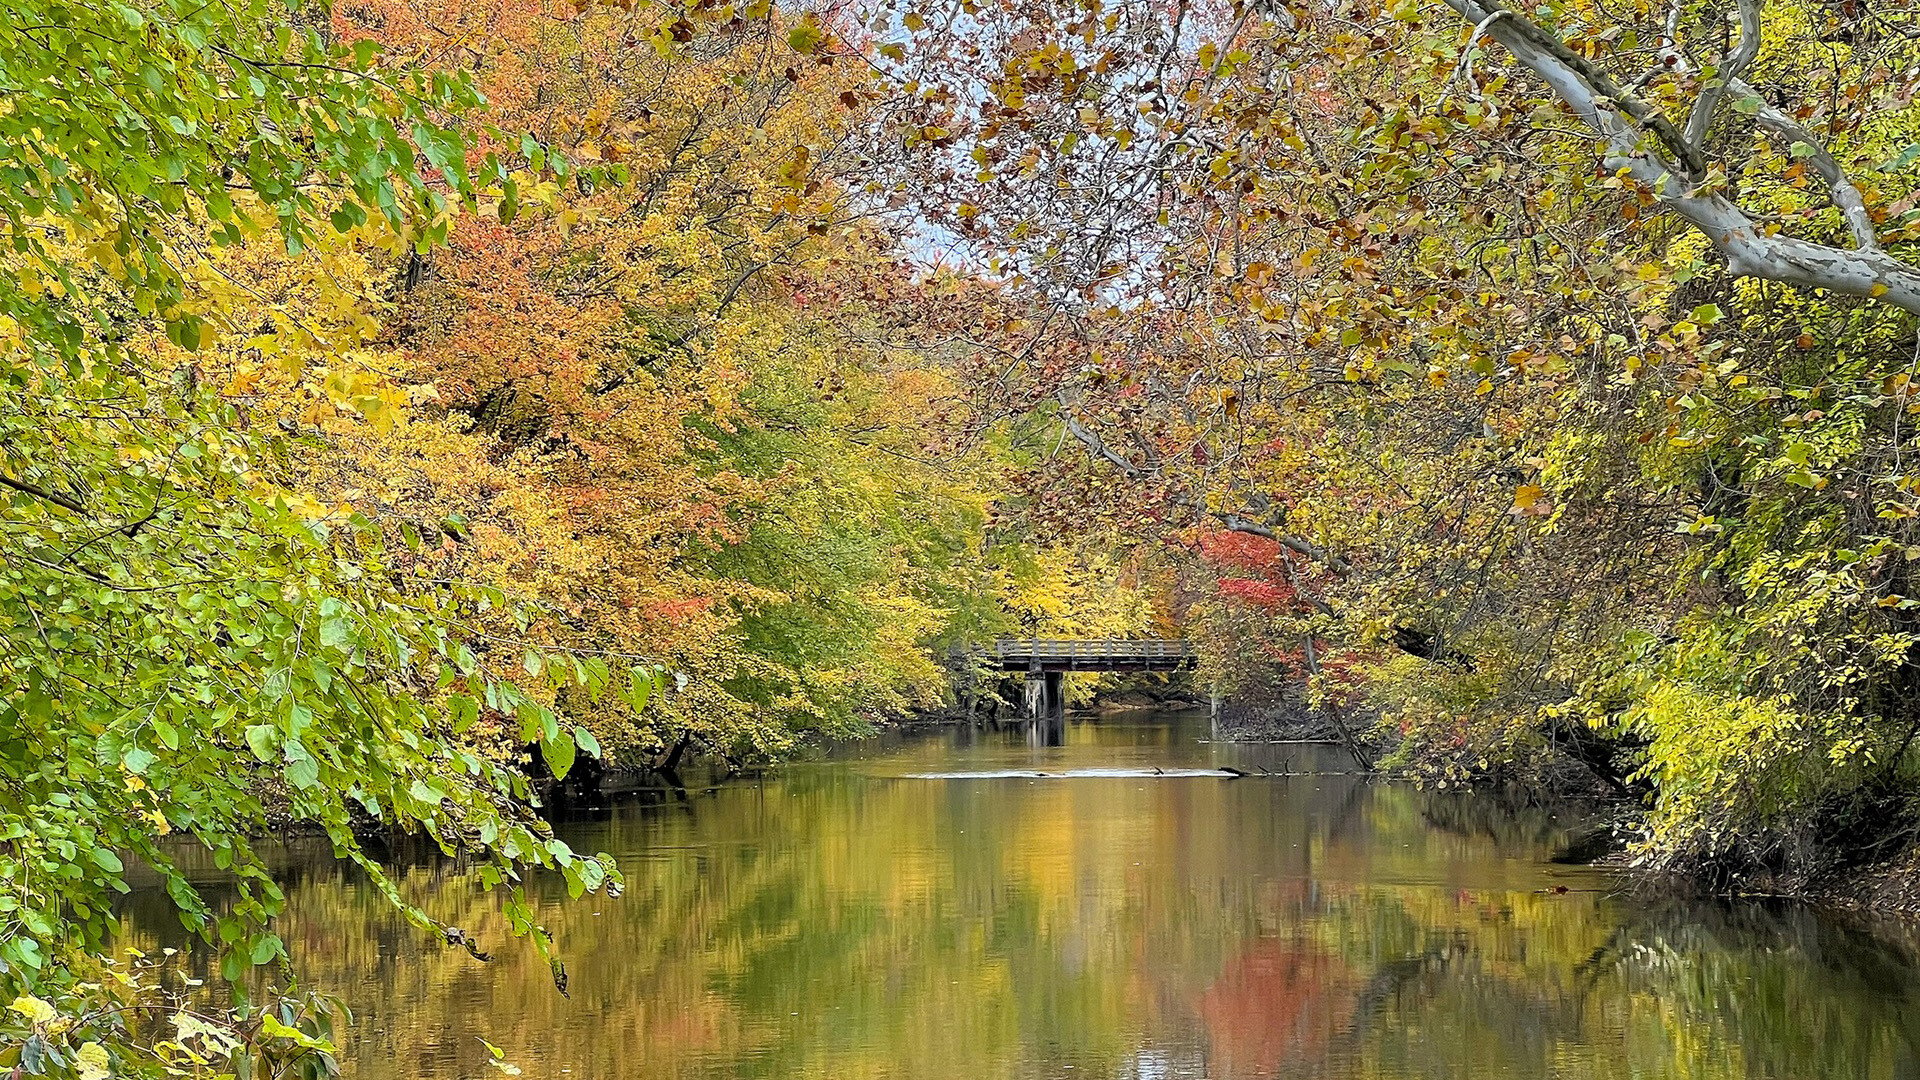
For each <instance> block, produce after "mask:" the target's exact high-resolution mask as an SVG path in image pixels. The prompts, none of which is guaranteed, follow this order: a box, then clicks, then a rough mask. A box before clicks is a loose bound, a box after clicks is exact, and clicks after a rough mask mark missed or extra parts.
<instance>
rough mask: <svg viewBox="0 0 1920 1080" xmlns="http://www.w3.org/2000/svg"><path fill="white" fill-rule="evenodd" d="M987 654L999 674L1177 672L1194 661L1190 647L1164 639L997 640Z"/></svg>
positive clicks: (1175, 640)
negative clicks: (1004, 672)
mask: <svg viewBox="0 0 1920 1080" xmlns="http://www.w3.org/2000/svg"><path fill="white" fill-rule="evenodd" d="M987 655H988V656H989V657H990V658H991V659H992V660H993V662H994V664H995V665H996V666H998V667H999V668H1000V670H1002V671H1033V670H1035V669H1036V668H1037V669H1038V670H1040V671H1178V670H1180V669H1182V668H1190V667H1192V666H1194V664H1195V662H1196V657H1195V656H1194V652H1193V646H1191V645H1188V644H1187V643H1186V642H1184V641H1181V640H1179V639H1166V638H1147V639H1140V638H1132V639H1129V638H1103V639H1094V640H1078V641H1074V640H1062V639H1052V640H1050V639H1045V638H1040V639H1035V638H1001V639H1000V640H998V641H996V642H994V643H993V644H992V645H991V646H989V647H988V650H987Z"/></svg>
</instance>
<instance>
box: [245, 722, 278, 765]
mask: <svg viewBox="0 0 1920 1080" xmlns="http://www.w3.org/2000/svg"><path fill="white" fill-rule="evenodd" d="M279 745H280V729H279V728H276V727H274V726H273V725H272V724H255V725H253V726H252V727H250V728H248V729H247V747H248V748H249V749H251V750H252V751H253V756H254V757H257V758H259V759H260V760H261V761H272V760H273V759H274V756H275V755H274V751H275V750H276V749H278V748H279Z"/></svg>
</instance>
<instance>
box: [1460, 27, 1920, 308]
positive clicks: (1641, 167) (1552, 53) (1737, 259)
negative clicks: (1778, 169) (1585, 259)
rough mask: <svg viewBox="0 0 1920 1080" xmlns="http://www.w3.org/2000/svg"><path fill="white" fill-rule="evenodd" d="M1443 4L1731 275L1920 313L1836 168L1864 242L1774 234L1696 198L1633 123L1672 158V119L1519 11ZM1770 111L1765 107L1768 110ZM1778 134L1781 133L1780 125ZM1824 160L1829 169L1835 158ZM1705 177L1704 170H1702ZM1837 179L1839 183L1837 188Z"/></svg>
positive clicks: (1910, 270) (1917, 284)
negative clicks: (1529, 76)
mask: <svg viewBox="0 0 1920 1080" xmlns="http://www.w3.org/2000/svg"><path fill="white" fill-rule="evenodd" d="M1446 4H1447V6H1448V7H1451V8H1452V9H1453V10H1454V11H1455V12H1457V13H1458V14H1459V15H1460V16H1461V17H1462V18H1463V19H1466V20H1467V21H1468V22H1470V23H1473V24H1475V25H1476V26H1478V25H1479V24H1481V23H1483V22H1485V24H1486V35H1487V36H1489V37H1491V38H1493V39H1494V40H1496V41H1498V42H1500V44H1502V45H1504V46H1505V47H1506V48H1507V51H1508V52H1510V53H1512V54H1513V58H1514V59H1515V60H1517V61H1519V62H1520V64H1521V65H1523V66H1524V67H1526V68H1528V69H1529V70H1531V71H1532V72H1533V73H1534V74H1535V75H1536V76H1538V77H1539V78H1540V79H1541V81H1543V82H1545V83H1546V84H1547V87H1548V89H1550V90H1552V91H1553V92H1554V94H1555V96H1557V97H1558V98H1559V99H1560V100H1561V101H1563V102H1565V103H1566V104H1567V106H1568V107H1569V108H1571V109H1572V110H1573V111H1574V113H1575V114H1576V115H1578V116H1579V117H1580V118H1581V119H1582V120H1584V121H1585V122H1586V123H1587V125H1588V126H1589V127H1591V128H1592V129H1593V130H1594V132H1595V133H1596V134H1598V135H1599V136H1600V137H1601V138H1602V139H1603V140H1605V142H1606V150H1605V151H1604V152H1603V160H1604V162H1605V164H1606V167H1607V168H1608V169H1609V170H1611V171H1612V172H1614V173H1615V174H1616V175H1624V176H1628V177H1631V178H1632V179H1634V180H1636V181H1638V182H1639V183H1641V184H1643V185H1645V186H1646V187H1647V188H1648V189H1650V190H1651V191H1652V192H1653V196H1654V198H1655V199H1656V200H1657V201H1658V202H1659V203H1660V204H1661V205H1663V206H1665V207H1666V208H1667V209H1669V210H1671V211H1673V212H1674V213H1676V214H1678V215H1680V217H1681V218H1683V219H1685V220H1686V221H1687V222H1688V223H1690V224H1691V225H1693V227H1694V228H1696V229H1698V230H1699V231H1700V232H1701V234H1702V235H1704V236H1705V237H1706V238H1707V242H1708V243H1710V244H1712V245H1713V247H1714V249H1715V250H1716V251H1718V252H1720V254H1721V255H1722V256H1723V257H1724V258H1725V259H1726V260H1727V269H1728V271H1729V272H1730V273H1732V274H1734V275H1735V276H1738V277H1753V278H1760V279H1763V280H1766V281H1778V282H1781V283H1783V284H1787V285H1794V286H1797V287H1800V288H1809V289H1826V290H1828V291H1830V292H1836V293H1842V294H1845V295H1847V296H1863V297H1869V298H1873V299H1877V300H1880V301H1882V302H1884V303H1888V304H1892V305H1894V306H1895V307H1898V308H1900V309H1902V310H1904V311H1910V312H1913V313H1915V314H1920V267H1915V266H1913V265H1911V264H1909V263H1906V262H1903V261H1901V260H1899V259H1896V258H1894V257H1893V256H1891V255H1889V254H1887V253H1886V252H1885V251H1883V250H1881V248H1880V247H1879V245H1878V243H1877V242H1874V243H1871V244H1867V243H1860V241H1861V239H1862V233H1861V226H1862V224H1864V225H1865V226H1866V233H1865V236H1866V237H1867V238H1869V239H1871V237H1872V235H1873V233H1872V220H1871V216H1870V215H1869V214H1867V211H1866V206H1865V200H1864V199H1860V198H1859V190H1858V189H1857V188H1855V187H1853V185H1852V184H1851V182H1848V181H1846V178H1845V174H1844V172H1843V171H1841V170H1840V168H1839V165H1838V164H1837V163H1832V164H1831V165H1830V166H1823V165H1822V164H1821V163H1820V162H1817V161H1813V160H1812V159H1809V161H1810V163H1811V164H1812V165H1813V167H1814V168H1815V169H1816V170H1817V171H1822V175H1823V176H1825V177H1826V178H1827V180H1828V185H1829V188H1830V190H1831V191H1832V193H1833V194H1834V196H1835V199H1836V205H1838V206H1840V209H1841V213H1842V214H1843V215H1845V216H1846V217H1847V219H1848V224H1849V226H1850V228H1851V229H1852V230H1853V232H1854V239H1855V242H1856V243H1859V244H1860V246H1859V247H1857V248H1853V249H1848V248H1840V247H1833V246H1830V245H1827V244H1817V243H1814V242H1812V241H1810V240H1801V239H1798V238H1795V237H1790V236H1781V235H1769V233H1768V231H1767V230H1766V229H1765V228H1764V227H1762V225H1761V224H1760V223H1759V222H1757V221H1755V220H1754V219H1753V217H1752V216H1751V215H1749V214H1748V213H1747V212H1746V211H1745V210H1742V209H1741V208H1740V207H1739V206H1738V205H1736V204H1735V203H1734V202H1733V201H1732V200H1731V199H1728V198H1727V197H1725V196H1724V195H1721V194H1719V193H1717V192H1710V193H1707V194H1696V193H1695V192H1694V190H1693V189H1691V188H1690V187H1689V186H1688V185H1687V183H1686V182H1685V180H1684V179H1683V177H1682V176H1681V175H1679V174H1678V171H1677V170H1676V169H1675V168H1673V167H1672V166H1671V165H1669V164H1668V162H1667V159H1666V158H1665V157H1664V156H1662V153H1661V149H1660V148H1656V147H1654V146H1649V145H1647V141H1646V140H1645V139H1644V138H1643V137H1642V134H1641V132H1640V130H1639V129H1638V127H1636V123H1638V124H1642V125H1644V126H1645V127H1646V128H1647V130H1649V131H1652V132H1653V133H1654V134H1656V135H1659V136H1660V139H1659V142H1660V143H1661V145H1662V147H1664V148H1665V149H1666V150H1668V151H1669V152H1676V151H1677V150H1678V149H1687V148H1688V147H1687V144H1686V143H1685V140H1684V139H1682V138H1680V136H1679V135H1678V133H1677V132H1674V133H1673V134H1672V137H1671V138H1669V137H1668V136H1666V135H1662V134H1661V132H1662V130H1663V126H1664V130H1666V131H1669V132H1670V131H1671V130H1672V124H1671V122H1667V121H1664V120H1662V119H1660V118H1658V116H1657V115H1649V114H1648V110H1649V109H1650V107H1649V106H1647V105H1646V104H1645V103H1644V102H1641V101H1640V100H1639V99H1638V98H1637V97H1635V96H1634V95H1633V94H1632V93H1631V92H1628V91H1626V90H1625V89H1624V88H1622V87H1620V86H1619V85H1618V84H1617V83H1615V82H1613V81H1612V80H1611V79H1608V78H1606V77H1605V76H1603V75H1598V74H1597V73H1596V72H1595V70H1594V69H1593V68H1592V65H1590V64H1588V63H1587V62H1586V61H1585V60H1582V59H1581V58H1579V57H1578V56H1576V55H1575V54H1573V52H1572V51H1571V50H1569V49H1568V48H1567V47H1566V46H1565V45H1564V44H1563V43H1561V42H1559V41H1558V40H1557V39H1555V38H1554V37H1553V36H1552V35H1551V34H1548V33H1547V32H1546V31H1545V30H1542V29H1541V28H1540V27H1539V26H1538V25H1537V24H1535V23H1533V22H1532V21H1530V20H1528V19H1527V18H1526V17H1525V16H1523V15H1520V14H1518V13H1514V14H1513V15H1512V16H1511V17H1509V18H1503V19H1499V20H1494V21H1490V22H1489V21H1487V20H1488V19H1489V18H1490V16H1491V15H1492V14H1493V13H1494V12H1495V11H1498V10H1503V9H1502V7H1501V5H1500V4H1499V0H1446ZM1757 40H1758V38H1757V36H1756V38H1755V41H1756V42H1757ZM1736 92H1740V93H1743V94H1745V93H1749V92H1751V88H1750V87H1746V84H1745V83H1740V84H1738V87H1736ZM1768 108H1770V107H1769V106H1766V105H1765V104H1764V103H1763V105H1762V110H1763V111H1764V110H1766V109H1768ZM1773 111H1774V112H1775V113H1778V116H1777V117H1773V116H1769V117H1767V118H1766V120H1765V121H1763V122H1765V123H1768V124H1770V125H1777V123H1778V121H1780V120H1785V121H1786V122H1787V123H1789V124H1791V123H1792V120H1791V119H1790V118H1788V117H1787V116H1786V114H1785V113H1780V112H1779V110H1773ZM1656 112H1657V111H1656ZM1796 127H1797V125H1796ZM1773 130H1776V131H1777V130H1779V129H1778V127H1777V126H1774V127H1773ZM1803 133H1804V132H1803ZM1798 141H1807V140H1798ZM1676 143H1677V144H1678V146H1677V147H1676ZM1808 145H1809V146H1810V147H1813V148H1814V149H1815V150H1816V151H1817V152H1818V154H1824V151H1821V150H1820V149H1819V144H1818V143H1815V142H1808ZM1818 154H1816V156H1818ZM1826 161H1827V162H1829V163H1831V162H1832V158H1831V156H1828V157H1827V158H1826ZM1827 167H1830V168H1831V169H1832V170H1833V173H1832V174H1831V175H1829V174H1828V173H1826V172H1825V171H1824V169H1825V168H1827ZM1699 172H1700V173H1702V174H1704V172H1705V170H1704V168H1702V169H1700V170H1699ZM1836 176H1837V177H1838V178H1839V181H1840V184H1839V185H1837V186H1836V184H1835V177H1836Z"/></svg>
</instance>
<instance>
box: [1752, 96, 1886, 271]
mask: <svg viewBox="0 0 1920 1080" xmlns="http://www.w3.org/2000/svg"><path fill="white" fill-rule="evenodd" d="M1730 89H1732V90H1733V92H1734V93H1736V94H1739V95H1741V96H1742V97H1751V98H1754V99H1757V100H1759V102H1760V108H1759V111H1757V112H1755V113H1754V115H1753V120H1754V123H1756V124H1758V125H1760V127H1762V128H1764V129H1765V130H1767V131H1768V132H1771V133H1772V134H1773V135H1774V136H1776V137H1777V138H1778V139H1779V141H1780V142H1782V143H1784V144H1785V146H1786V151H1787V156H1788V157H1789V158H1792V157H1795V156H1796V155H1795V153H1794V149H1793V148H1794V147H1795V146H1804V147H1806V148H1807V149H1806V150H1805V151H1804V152H1802V153H1800V154H1798V155H1797V156H1798V157H1799V158H1800V159H1801V160H1804V161H1805V162H1806V163H1807V165H1808V166H1809V167H1811V168H1812V169H1813V171H1814V172H1816V173H1818V174H1820V178H1821V179H1822V180H1825V181H1826V182H1827V198H1828V199H1830V200H1831V201H1832V202H1833V206H1834V209H1836V210H1838V211H1840V216H1841V217H1843V218H1845V219H1846V222H1847V231H1848V232H1850V233H1852V234H1853V245H1854V247H1856V248H1858V249H1860V250H1861V251H1878V250H1879V249H1880V233H1879V230H1878V229H1876V228H1875V227H1874V224H1873V212H1872V211H1871V210H1869V209H1868V208H1867V199H1866V196H1864V195H1862V194H1860V189H1859V188H1858V187H1857V186H1855V185H1854V182H1853V180H1852V178H1850V177H1849V176H1847V171H1846V170H1845V169H1843V168H1841V167H1840V163H1839V162H1838V161H1835V160H1834V159H1833V155H1832V154H1829V153H1828V152H1827V148H1826V147H1824V146H1822V145H1820V141H1819V140H1818V139H1816V138H1814V137H1813V133H1812V132H1810V131H1808V130H1807V129H1806V128H1803V127H1801V126H1800V125H1799V124H1798V123H1796V122H1795V121H1794V119H1793V117H1791V116H1788V115H1787V114H1786V113H1785V112H1783V111H1781V110H1780V109H1778V108H1775V107H1774V106H1772V105H1770V104H1768V103H1767V101H1766V99H1764V98H1761V97H1760V95H1759V94H1758V93H1756V92H1755V91H1754V89H1753V87H1751V86H1748V85H1747V84H1746V83H1744V82H1741V81H1740V80H1738V79H1735V80H1734V81H1733V82H1732V83H1731V84H1730Z"/></svg>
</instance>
